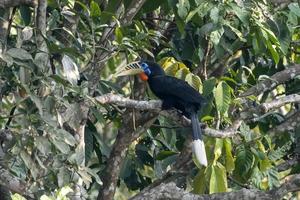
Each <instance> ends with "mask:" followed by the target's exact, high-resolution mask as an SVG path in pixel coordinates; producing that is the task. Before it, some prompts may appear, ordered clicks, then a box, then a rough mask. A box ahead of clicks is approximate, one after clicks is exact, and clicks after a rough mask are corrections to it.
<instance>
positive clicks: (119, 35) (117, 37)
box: [115, 27, 123, 44]
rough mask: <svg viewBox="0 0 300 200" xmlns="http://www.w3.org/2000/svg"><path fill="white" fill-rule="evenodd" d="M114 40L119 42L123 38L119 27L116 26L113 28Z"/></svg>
mask: <svg viewBox="0 0 300 200" xmlns="http://www.w3.org/2000/svg"><path fill="white" fill-rule="evenodd" d="M115 36H116V41H117V42H118V43H119V44H121V43H122V39H123V33H122V31H121V28H120V27H117V28H116V30H115Z"/></svg>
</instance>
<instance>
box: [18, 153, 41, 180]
mask: <svg viewBox="0 0 300 200" xmlns="http://www.w3.org/2000/svg"><path fill="white" fill-rule="evenodd" d="M20 157H21V158H22V160H23V161H24V164H25V165H26V167H27V169H29V170H30V172H31V175H32V177H33V178H34V180H36V179H37V178H38V176H39V170H38V168H37V167H36V165H35V162H34V161H33V160H32V159H31V156H30V155H29V154H28V153H27V152H26V151H21V153H20Z"/></svg>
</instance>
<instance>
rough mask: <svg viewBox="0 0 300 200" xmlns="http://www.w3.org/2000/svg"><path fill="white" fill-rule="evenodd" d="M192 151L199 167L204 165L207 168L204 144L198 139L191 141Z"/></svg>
mask: <svg viewBox="0 0 300 200" xmlns="http://www.w3.org/2000/svg"><path fill="white" fill-rule="evenodd" d="M193 150H194V153H195V156H196V158H197V160H198V162H199V163H200V164H201V165H204V166H205V167H206V166H207V158H206V151H205V146H204V142H203V141H202V140H200V139H197V140H194V141H193Z"/></svg>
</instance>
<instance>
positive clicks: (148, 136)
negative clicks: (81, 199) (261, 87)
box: [0, 0, 300, 199]
mask: <svg viewBox="0 0 300 200" xmlns="http://www.w3.org/2000/svg"><path fill="white" fill-rule="evenodd" d="M105 2H107V5H106V4H105ZM118 2H119V1H115V0H112V1H101V0H100V1H93V0H91V1H85V0H79V1H71V0H59V1H52V0H50V1H48V7H47V32H46V35H44V36H43V38H44V40H45V42H46V45H47V49H48V52H46V53H47V55H48V56H49V62H48V63H47V64H44V63H43V59H41V57H40V56H39V53H41V50H40V49H39V48H37V40H36V38H37V33H36V30H35V28H36V27H35V22H34V16H35V14H34V10H33V9H32V8H30V7H29V6H20V7H18V8H16V10H17V12H15V16H14V18H13V21H12V27H11V30H10V34H9V37H8V42H7V44H6V45H7V51H4V52H3V53H2V54H1V55H0V67H1V68H0V75H1V79H0V98H1V100H2V101H1V103H0V115H1V116H0V127H1V129H9V130H11V131H12V137H13V138H14V139H13V140H12V141H10V143H9V146H8V147H7V149H6V154H5V158H4V159H0V160H1V162H0V164H1V166H2V165H3V166H6V168H7V169H8V170H9V171H10V172H12V173H13V174H14V175H15V177H17V178H19V179H20V180H26V181H27V182H28V183H29V184H28V185H27V187H28V188H27V189H28V191H30V193H33V194H34V195H35V198H37V199H38V198H40V199H55V198H56V199H67V197H66V195H67V194H68V193H69V192H72V191H73V189H71V188H73V187H74V186H75V185H77V184H78V183H79V182H80V183H81V187H82V190H83V191H84V192H83V193H84V195H85V197H86V198H89V199H93V198H94V197H95V192H96V191H97V190H98V188H99V187H101V185H102V184H103V183H102V181H101V178H100V177H99V175H100V176H101V175H103V173H104V169H105V166H106V164H107V160H108V157H109V154H110V152H111V150H112V145H113V143H114V141H115V137H116V134H117V131H118V129H119V128H120V126H121V119H122V114H123V111H124V110H123V109H122V108H119V107H116V106H113V105H99V104H95V103H94V101H93V100H92V96H95V95H102V94H106V93H109V92H115V93H120V94H123V95H127V96H129V94H130V93H131V92H132V82H131V81H128V80H126V81H124V80H122V79H120V78H118V79H117V78H115V77H114V76H113V74H114V73H115V72H116V71H118V69H120V68H121V67H122V66H123V65H124V63H125V62H130V61H134V60H135V59H136V58H140V57H141V58H145V59H155V60H156V61H157V62H159V63H160V64H161V65H162V66H163V68H164V70H165V71H166V73H167V74H169V75H172V76H175V77H178V78H180V79H183V80H186V81H187V82H188V83H189V84H190V85H192V86H193V87H194V88H195V89H197V90H198V91H200V92H201V93H203V95H204V96H205V97H206V99H207V102H206V105H205V106H204V108H203V109H202V112H201V118H202V121H203V122H205V123H206V124H207V125H208V126H209V127H211V128H215V129H224V128H227V127H229V126H230V125H231V124H232V123H233V120H234V114H233V110H239V109H243V106H244V105H243V104H242V103H243V102H242V100H241V98H238V96H239V95H240V94H241V93H242V92H243V91H246V90H247V89H248V88H250V87H251V86H252V85H255V84H256V83H258V82H259V81H261V80H262V79H263V78H269V77H270V76H271V75H273V74H275V73H276V72H279V71H281V70H282V69H284V68H287V67H288V66H289V65H290V64H292V63H299V62H300V56H299V50H300V49H299V46H298V43H299V38H300V32H299V27H298V24H299V18H300V14H299V13H300V8H299V4H298V3H290V4H288V6H286V7H283V8H277V7H275V6H274V5H273V4H268V3H267V2H265V1H199V0H188V1H187V0H176V1H158V0H156V1H151V0H147V1H146V2H145V4H144V5H143V7H142V8H141V10H140V11H139V12H138V13H137V15H136V16H135V18H134V20H133V21H132V23H131V24H130V25H127V26H123V25H122V23H121V20H120V17H119V16H118V10H117V8H118ZM129 2H130V1H124V2H122V3H121V4H122V5H123V4H124V8H127V7H128V5H129ZM153 16H157V17H153ZM75 22H76V23H78V24H77V25H76V29H75V30H73V29H72V27H70V26H69V25H68V24H69V23H71V24H72V23H75ZM114 23H115V25H116V28H115V30H114V33H113V37H111V38H105V40H103V41H102V40H101V38H102V36H103V34H105V31H107V28H109V27H111V26H112V25H113V24H114ZM106 44H108V45H107V46H105V45H106ZM107 47H108V49H107ZM99 52H100V53H103V52H109V56H108V57H107V60H105V62H104V64H105V65H103V68H102V71H101V73H100V74H99V70H96V68H97V67H98V65H101V64H99V63H98V62H99V61H100V60H97V59H96V58H98V57H97V56H96V55H97V54H99ZM215 74H220V75H218V76H216V75H215ZM214 75H215V76H214ZM298 79H299V77H296V78H295V79H294V80H293V81H290V82H286V83H284V84H283V87H282V86H279V87H277V88H275V89H274V90H272V91H268V92H266V93H265V94H263V95H260V96H255V97H253V98H252V100H254V101H255V102H257V103H259V104H261V103H264V102H267V101H271V100H272V99H274V97H276V96H279V95H281V96H284V95H287V94H293V93H294V94H295V93H298V92H299V90H297V88H299V84H297V81H299V80H298ZM95 80H96V82H95ZM148 94H149V92H148ZM149 97H150V98H155V97H154V96H153V95H151V93H150V94H149ZM86 105H89V106H88V107H87V106H86ZM294 106H295V105H289V106H286V107H284V108H283V109H280V110H276V112H274V113H271V114H270V115H269V116H266V117H264V118H261V119H259V121H256V122H244V123H243V124H242V125H241V127H240V128H239V130H238V131H237V132H238V134H237V135H235V136H234V138H226V139H216V138H210V137H206V138H205V143H206V148H207V152H208V155H207V156H208V159H209V166H208V167H207V168H203V167H200V168H198V167H195V168H194V169H193V170H190V171H189V173H188V175H187V180H189V179H193V183H191V182H190V181H185V182H186V184H185V186H186V187H192V189H193V192H195V193H198V194H201V193H208V194H211V193H215V192H226V191H230V190H235V189H239V188H240V187H241V186H243V185H251V187H256V188H258V189H261V190H267V189H272V188H274V187H276V186H278V185H279V182H280V180H281V178H282V174H280V173H279V171H278V169H277V166H278V164H280V163H282V162H284V161H285V160H287V159H288V158H289V157H293V156H295V155H296V154H299V145H298V146H297V145H296V141H297V140H299V136H298V135H299V130H298V131H296V132H295V133H293V134H281V135H280V136H277V135H275V136H274V135H272V136H271V135H269V134H268V131H270V130H271V128H272V127H276V126H277V125H278V124H280V123H281V122H283V121H285V119H286V118H287V117H288V116H289V115H288V114H287V113H289V112H292V111H293V110H294V108H295V107H294ZM85 116H86V117H85ZM83 124H84V126H83ZM169 126H176V122H174V121H171V120H170V119H168V118H165V117H161V116H160V117H159V118H158V119H157V120H156V121H155V123H154V125H153V126H151V127H150V129H149V130H147V131H146V132H145V133H143V134H142V135H141V136H140V137H139V139H137V140H135V141H134V142H133V143H132V144H131V145H130V147H129V149H128V152H127V155H126V158H125V161H124V164H123V166H122V170H121V173H120V180H119V188H118V191H119V193H117V195H116V196H117V197H118V199H126V198H128V196H130V195H132V194H135V193H137V192H138V191H139V190H141V189H143V188H145V187H146V186H148V185H149V184H151V183H152V182H153V181H154V180H155V179H157V178H161V177H162V176H163V175H164V174H165V173H166V172H167V171H168V170H169V168H170V166H171V164H173V163H174V162H175V161H176V158H177V156H178V154H179V152H180V151H182V150H183V148H184V141H185V140H186V136H187V135H188V134H189V130H188V129H186V128H173V129H170V128H164V127H169ZM80 130H81V131H82V132H83V133H84V136H83V135H78V134H77V133H78V132H80ZM82 137H84V143H85V145H83V144H82V142H81V138H82ZM297 149H298V152H297ZM294 171H297V170H296V167H292V168H289V169H288V173H293V172H294ZM189 184H190V185H189ZM124 191H127V192H124ZM53 194H54V195H53ZM13 199H20V198H19V197H13Z"/></svg>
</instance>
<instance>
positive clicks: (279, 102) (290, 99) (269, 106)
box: [259, 94, 300, 113]
mask: <svg viewBox="0 0 300 200" xmlns="http://www.w3.org/2000/svg"><path fill="white" fill-rule="evenodd" d="M296 102H300V95H299V94H291V95H288V96H285V97H282V98H280V99H275V100H273V101H271V102H268V103H263V104H261V105H260V106H259V107H260V110H262V112H263V113H266V112H268V111H269V110H274V109H276V108H280V107H281V106H284V105H285V104H288V103H296Z"/></svg>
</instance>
